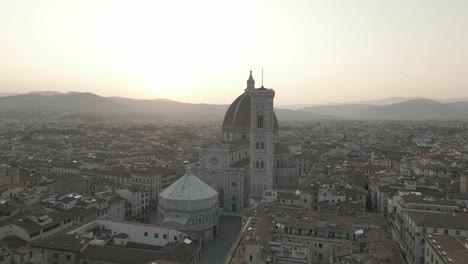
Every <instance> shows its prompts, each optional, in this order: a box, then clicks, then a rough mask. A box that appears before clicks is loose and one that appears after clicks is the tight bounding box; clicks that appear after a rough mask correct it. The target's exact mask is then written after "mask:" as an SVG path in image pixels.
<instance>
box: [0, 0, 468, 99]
mask: <svg viewBox="0 0 468 264" xmlns="http://www.w3.org/2000/svg"><path fill="white" fill-rule="evenodd" d="M0 7H1V8H0V22H1V23H0V32H1V33H2V34H1V35H0V41H1V42H2V43H3V44H2V49H1V50H0V56H1V57H2V58H3V59H2V60H1V61H0V93H8V92H17V93H24V92H29V91H44V90H53V91H60V92H68V91H79V92H92V93H96V94H98V95H102V96H122V97H129V98H142V99H154V98H165V99H171V100H175V101H182V102H193V103H210V104H212V103H216V104H228V103H230V102H231V100H232V98H233V97H235V96H236V95H237V94H239V92H242V91H243V89H244V88H245V86H246V85H245V80H246V77H247V76H248V71H249V70H250V69H251V68H252V69H253V71H254V78H255V80H256V82H257V86H260V83H261V79H262V77H261V71H262V68H264V85H265V87H268V88H273V89H275V90H276V91H277V94H278V96H277V97H276V98H275V103H276V104H277V105H291V104H326V103H347V102H353V101H365V100H376V99H381V98H385V97H394V96H403V97H407V96H408V97H412V96H421V97H427V98H459V97H468V92H467V91H468V90H467V89H466V86H467V84H468V77H467V76H466V74H464V69H466V68H468V65H467V61H468V60H467V59H468V52H467V51H466V49H465V48H464V47H466V46H467V44H468V37H467V36H466V34H464V33H463V32H464V25H467V24H468V18H466V16H464V10H466V8H467V7H468V4H467V3H466V2H464V1H450V2H440V1H412V2H407V1H359V2H357V1H356V2H354V1H353V2H345V1H292V2H287V3H286V2H281V1H268V2H267V1H254V2H246V1H240V2H236V3H229V4H226V3H219V2H217V1H197V3H191V2H185V1H181V2H176V3H173V2H170V3H166V2H158V1H138V2H136V3H134V2H132V3H131V2H129V1H117V2H115V1H111V2H110V1H97V2H95V1H93V2H91V1H89V2H87V1H80V2H75V3H72V2H60V1H41V2H32V1H14V2H13V1H11V2H2V3H0Z"/></svg>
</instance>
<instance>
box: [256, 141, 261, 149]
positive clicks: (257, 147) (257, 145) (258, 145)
mask: <svg viewBox="0 0 468 264" xmlns="http://www.w3.org/2000/svg"><path fill="white" fill-rule="evenodd" d="M255 148H256V149H259V148H260V142H258V141H257V142H256V143H255Z"/></svg>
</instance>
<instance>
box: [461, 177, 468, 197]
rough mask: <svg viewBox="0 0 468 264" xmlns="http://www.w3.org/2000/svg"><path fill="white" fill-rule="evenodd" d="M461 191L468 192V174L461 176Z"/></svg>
mask: <svg viewBox="0 0 468 264" xmlns="http://www.w3.org/2000/svg"><path fill="white" fill-rule="evenodd" d="M460 192H461V193H467V192H468V176H467V175H461V176H460Z"/></svg>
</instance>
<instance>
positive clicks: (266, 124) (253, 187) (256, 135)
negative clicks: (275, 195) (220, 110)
mask: <svg viewBox="0 0 468 264" xmlns="http://www.w3.org/2000/svg"><path fill="white" fill-rule="evenodd" d="M250 78H252V74H251V75H250ZM250 78H249V81H250ZM248 83H249V82H248ZM251 83H253V78H252V81H251ZM246 92H247V93H249V95H250V172H251V173H250V194H251V196H257V197H261V196H262V195H263V193H264V192H265V191H268V190H272V189H273V154H274V153H275V141H276V130H277V121H276V116H275V113H274V108H273V98H274V97H275V91H274V90H272V89H266V88H264V87H263V85H262V87H260V88H257V89H255V88H253V87H247V89H246Z"/></svg>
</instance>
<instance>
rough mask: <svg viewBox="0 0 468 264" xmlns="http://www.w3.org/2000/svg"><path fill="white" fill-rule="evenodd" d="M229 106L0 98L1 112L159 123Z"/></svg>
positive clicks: (88, 97) (215, 114) (69, 96)
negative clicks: (140, 118) (84, 115)
mask: <svg viewBox="0 0 468 264" xmlns="http://www.w3.org/2000/svg"><path fill="white" fill-rule="evenodd" d="M227 108H228V105H216V104H190V103H181V102H176V101H171V100H166V99H154V100H138V99H129V98H123V97H101V96H98V95H96V94H92V93H78V92H70V93H65V94H62V93H57V94H55V93H54V92H46V93H39V94H38V93H28V94H19V95H13V96H7V97H1V98H0V112H8V111H10V112H35V113H37V112H71V113H73V112H76V113H91V114H113V115H126V116H127V117H128V118H135V117H136V115H140V116H144V117H145V118H148V117H149V118H156V119H158V120H191V121H221V120H222V119H223V118H224V114H225V112H226V110H227ZM276 113H277V116H278V119H280V120H291V121H313V120H328V119H338V118H336V117H334V116H330V115H326V114H315V113H310V112H303V111H295V110H287V109H276Z"/></svg>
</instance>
